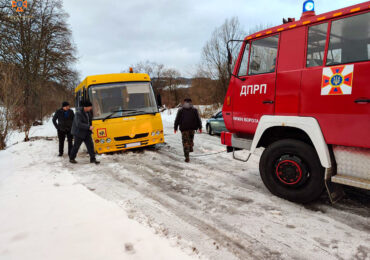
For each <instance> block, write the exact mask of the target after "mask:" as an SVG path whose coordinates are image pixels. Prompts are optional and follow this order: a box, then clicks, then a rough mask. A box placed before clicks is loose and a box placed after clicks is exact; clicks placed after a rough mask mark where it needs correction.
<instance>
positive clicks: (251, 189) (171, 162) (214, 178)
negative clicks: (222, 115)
mask: <svg viewBox="0 0 370 260" xmlns="http://www.w3.org/2000/svg"><path fill="white" fill-rule="evenodd" d="M173 117H174V115H168V114H167V112H165V114H164V116H163V119H164V125H165V138H166V143H167V144H166V145H164V146H162V147H160V148H159V149H156V150H145V151H134V152H133V151H131V152H126V153H122V154H114V155H103V156H101V157H100V158H99V159H100V160H101V161H102V164H101V165H99V166H95V165H94V166H92V165H91V164H89V163H88V157H87V155H86V154H80V156H79V157H78V158H77V160H78V162H79V164H77V165H70V164H69V163H68V161H67V158H63V159H59V158H56V157H53V156H54V151H57V142H56V141H55V140H54V141H52V142H50V141H49V142H48V141H39V142H44V143H45V146H44V148H45V149H42V150H39V151H36V153H37V154H36V155H35V156H38V158H39V160H40V161H45V160H46V161H47V162H48V164H49V165H51V166H52V167H53V168H55V174H57V173H58V171H68V172H70V173H72V174H73V176H74V177H75V178H76V179H77V181H78V182H79V183H81V184H83V185H85V186H86V187H87V188H88V189H89V190H91V191H92V192H94V193H96V194H98V195H99V196H101V197H103V198H105V199H107V200H109V201H113V202H115V203H116V204H117V205H119V206H120V207H122V208H124V209H125V210H126V211H127V212H128V215H129V217H130V218H132V219H135V220H137V221H139V222H140V223H142V224H144V225H146V226H150V227H152V228H153V229H154V230H156V232H157V233H160V234H161V235H163V236H164V237H169V238H171V239H175V240H176V241H177V243H178V245H179V246H180V247H182V248H183V249H184V250H185V252H187V253H191V252H193V254H194V253H195V254H198V255H199V256H201V257H204V258H209V259H220V260H224V259H338V258H342V259H370V202H369V200H368V199H367V200H366V199H365V200H363V201H362V202H360V201H359V200H357V199H356V198H347V199H344V200H342V201H341V202H339V203H338V204H336V205H331V204H330V203H329V201H328V199H327V197H326V196H325V195H324V196H323V198H322V199H321V200H320V201H318V202H316V203H314V204H310V205H307V206H301V205H297V204H293V203H290V202H288V201H285V200H282V199H279V198H277V197H274V196H272V195H271V194H270V193H269V192H268V190H267V189H266V188H265V187H264V185H263V183H262V181H261V179H260V177H259V173H258V161H259V157H258V156H252V157H251V159H250V161H249V162H248V163H242V162H238V161H235V160H232V156H231V155H230V154H226V153H220V154H215V155H212V156H202V157H193V158H191V160H192V161H191V163H190V164H186V163H185V162H184V161H183V156H182V147H181V141H180V139H181V137H180V135H179V134H178V135H174V134H173V130H172V120H173ZM195 143H196V147H195V151H194V154H195V156H197V155H203V154H208V153H217V152H220V151H223V150H224V149H225V148H224V147H223V146H222V145H220V141H219V138H218V137H212V136H209V135H207V134H198V135H196V140H195ZM51 151H52V152H51ZM51 157H52V158H51Z"/></svg>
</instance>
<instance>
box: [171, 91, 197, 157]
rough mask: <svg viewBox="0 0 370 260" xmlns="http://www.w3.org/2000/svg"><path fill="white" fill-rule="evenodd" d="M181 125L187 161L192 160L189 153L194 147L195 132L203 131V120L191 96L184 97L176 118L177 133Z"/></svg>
mask: <svg viewBox="0 0 370 260" xmlns="http://www.w3.org/2000/svg"><path fill="white" fill-rule="evenodd" d="M179 127H180V131H181V135H182V144H183V147H184V155H185V162H190V158H189V154H190V153H191V152H193V148H194V134H195V131H196V130H199V132H200V133H201V132H202V120H201V119H200V116H199V112H198V110H197V109H196V108H195V107H194V106H193V104H192V100H191V99H190V98H186V99H184V103H183V105H182V107H181V108H180V109H179V110H178V112H177V115H176V119H175V125H174V128H175V134H176V132H177V130H178V128H179Z"/></svg>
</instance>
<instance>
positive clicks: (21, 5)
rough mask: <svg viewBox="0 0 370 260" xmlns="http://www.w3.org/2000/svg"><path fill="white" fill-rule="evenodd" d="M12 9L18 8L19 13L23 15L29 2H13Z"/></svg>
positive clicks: (25, 0)
mask: <svg viewBox="0 0 370 260" xmlns="http://www.w3.org/2000/svg"><path fill="white" fill-rule="evenodd" d="M12 7H13V8H16V11H17V12H18V13H23V12H24V9H23V8H27V0H24V1H12Z"/></svg>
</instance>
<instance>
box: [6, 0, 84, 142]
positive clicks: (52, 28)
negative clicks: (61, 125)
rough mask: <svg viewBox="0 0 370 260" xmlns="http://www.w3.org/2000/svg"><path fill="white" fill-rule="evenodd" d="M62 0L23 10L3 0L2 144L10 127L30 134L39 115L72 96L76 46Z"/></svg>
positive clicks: (38, 0)
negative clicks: (18, 9)
mask: <svg viewBox="0 0 370 260" xmlns="http://www.w3.org/2000/svg"><path fill="white" fill-rule="evenodd" d="M67 18H68V15H67V14H66V13H65V11H64V10H63V8H62V1H61V0H33V1H29V2H28V7H27V8H25V9H24V12H23V13H17V12H16V11H15V9H13V8H12V6H11V4H10V1H8V0H0V149H3V148H4V147H5V142H6V138H7V136H8V134H9V132H10V131H12V130H15V129H21V130H22V131H24V132H25V140H26V141H28V140H29V131H30V129H31V127H32V125H33V124H34V123H35V122H36V121H42V119H43V117H44V116H45V115H48V114H50V113H51V112H52V111H53V110H55V107H57V106H59V105H60V104H59V103H60V101H61V100H62V99H65V100H72V98H73V95H72V93H73V92H72V90H73V88H74V86H75V85H77V82H78V73H77V72H76V70H75V69H74V68H73V65H74V63H75V61H76V51H75V46H74V44H73V42H72V41H71V39H72V37H71V35H72V33H71V30H70V29H69V26H68V25H67V22H66V19H67Z"/></svg>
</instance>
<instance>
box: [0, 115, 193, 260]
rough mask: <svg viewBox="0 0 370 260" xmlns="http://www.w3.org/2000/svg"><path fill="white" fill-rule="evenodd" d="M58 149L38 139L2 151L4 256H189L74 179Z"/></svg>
mask: <svg viewBox="0 0 370 260" xmlns="http://www.w3.org/2000/svg"><path fill="white" fill-rule="evenodd" d="M50 130H51V127H50V122H49V123H48V124H46V125H45V126H42V127H35V132H34V133H33V135H34V136H35V135H51V134H52V131H50ZM54 134H55V133H54ZM56 147H57V143H56V141H46V140H39V141H36V142H28V143H20V144H18V145H15V146H12V147H10V148H9V149H7V150H5V151H1V152H0V169H1V170H0V212H1V214H0V223H1V225H0V259H190V258H191V257H189V256H187V255H186V254H185V253H183V252H182V251H181V250H180V249H178V248H174V247H172V246H171V241H170V240H166V239H165V238H162V237H158V236H156V235H154V234H153V233H152V231H151V230H150V229H149V228H146V227H144V226H141V225H140V224H139V223H137V222H136V221H134V220H132V219H130V218H129V217H128V216H127V214H126V213H125V212H124V211H123V210H122V209H121V208H119V206H117V205H116V204H113V203H111V202H108V201H106V200H104V199H102V198H100V197H99V196H97V195H95V194H94V193H92V192H91V191H89V190H88V189H87V188H85V187H84V186H82V185H81V184H78V183H76V180H75V179H74V177H73V176H72V175H71V174H70V171H71V170H68V169H67V168H68V167H69V165H65V163H66V162H65V161H66V159H65V158H64V159H63V158H57V157H55V156H51V155H50V148H53V149H56ZM88 167H90V168H91V166H90V165H88ZM94 167H95V166H94ZM76 169H77V170H78V168H76ZM98 170H99V168H98V167H97V168H96V171H98ZM173 244H174V242H173Z"/></svg>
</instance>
